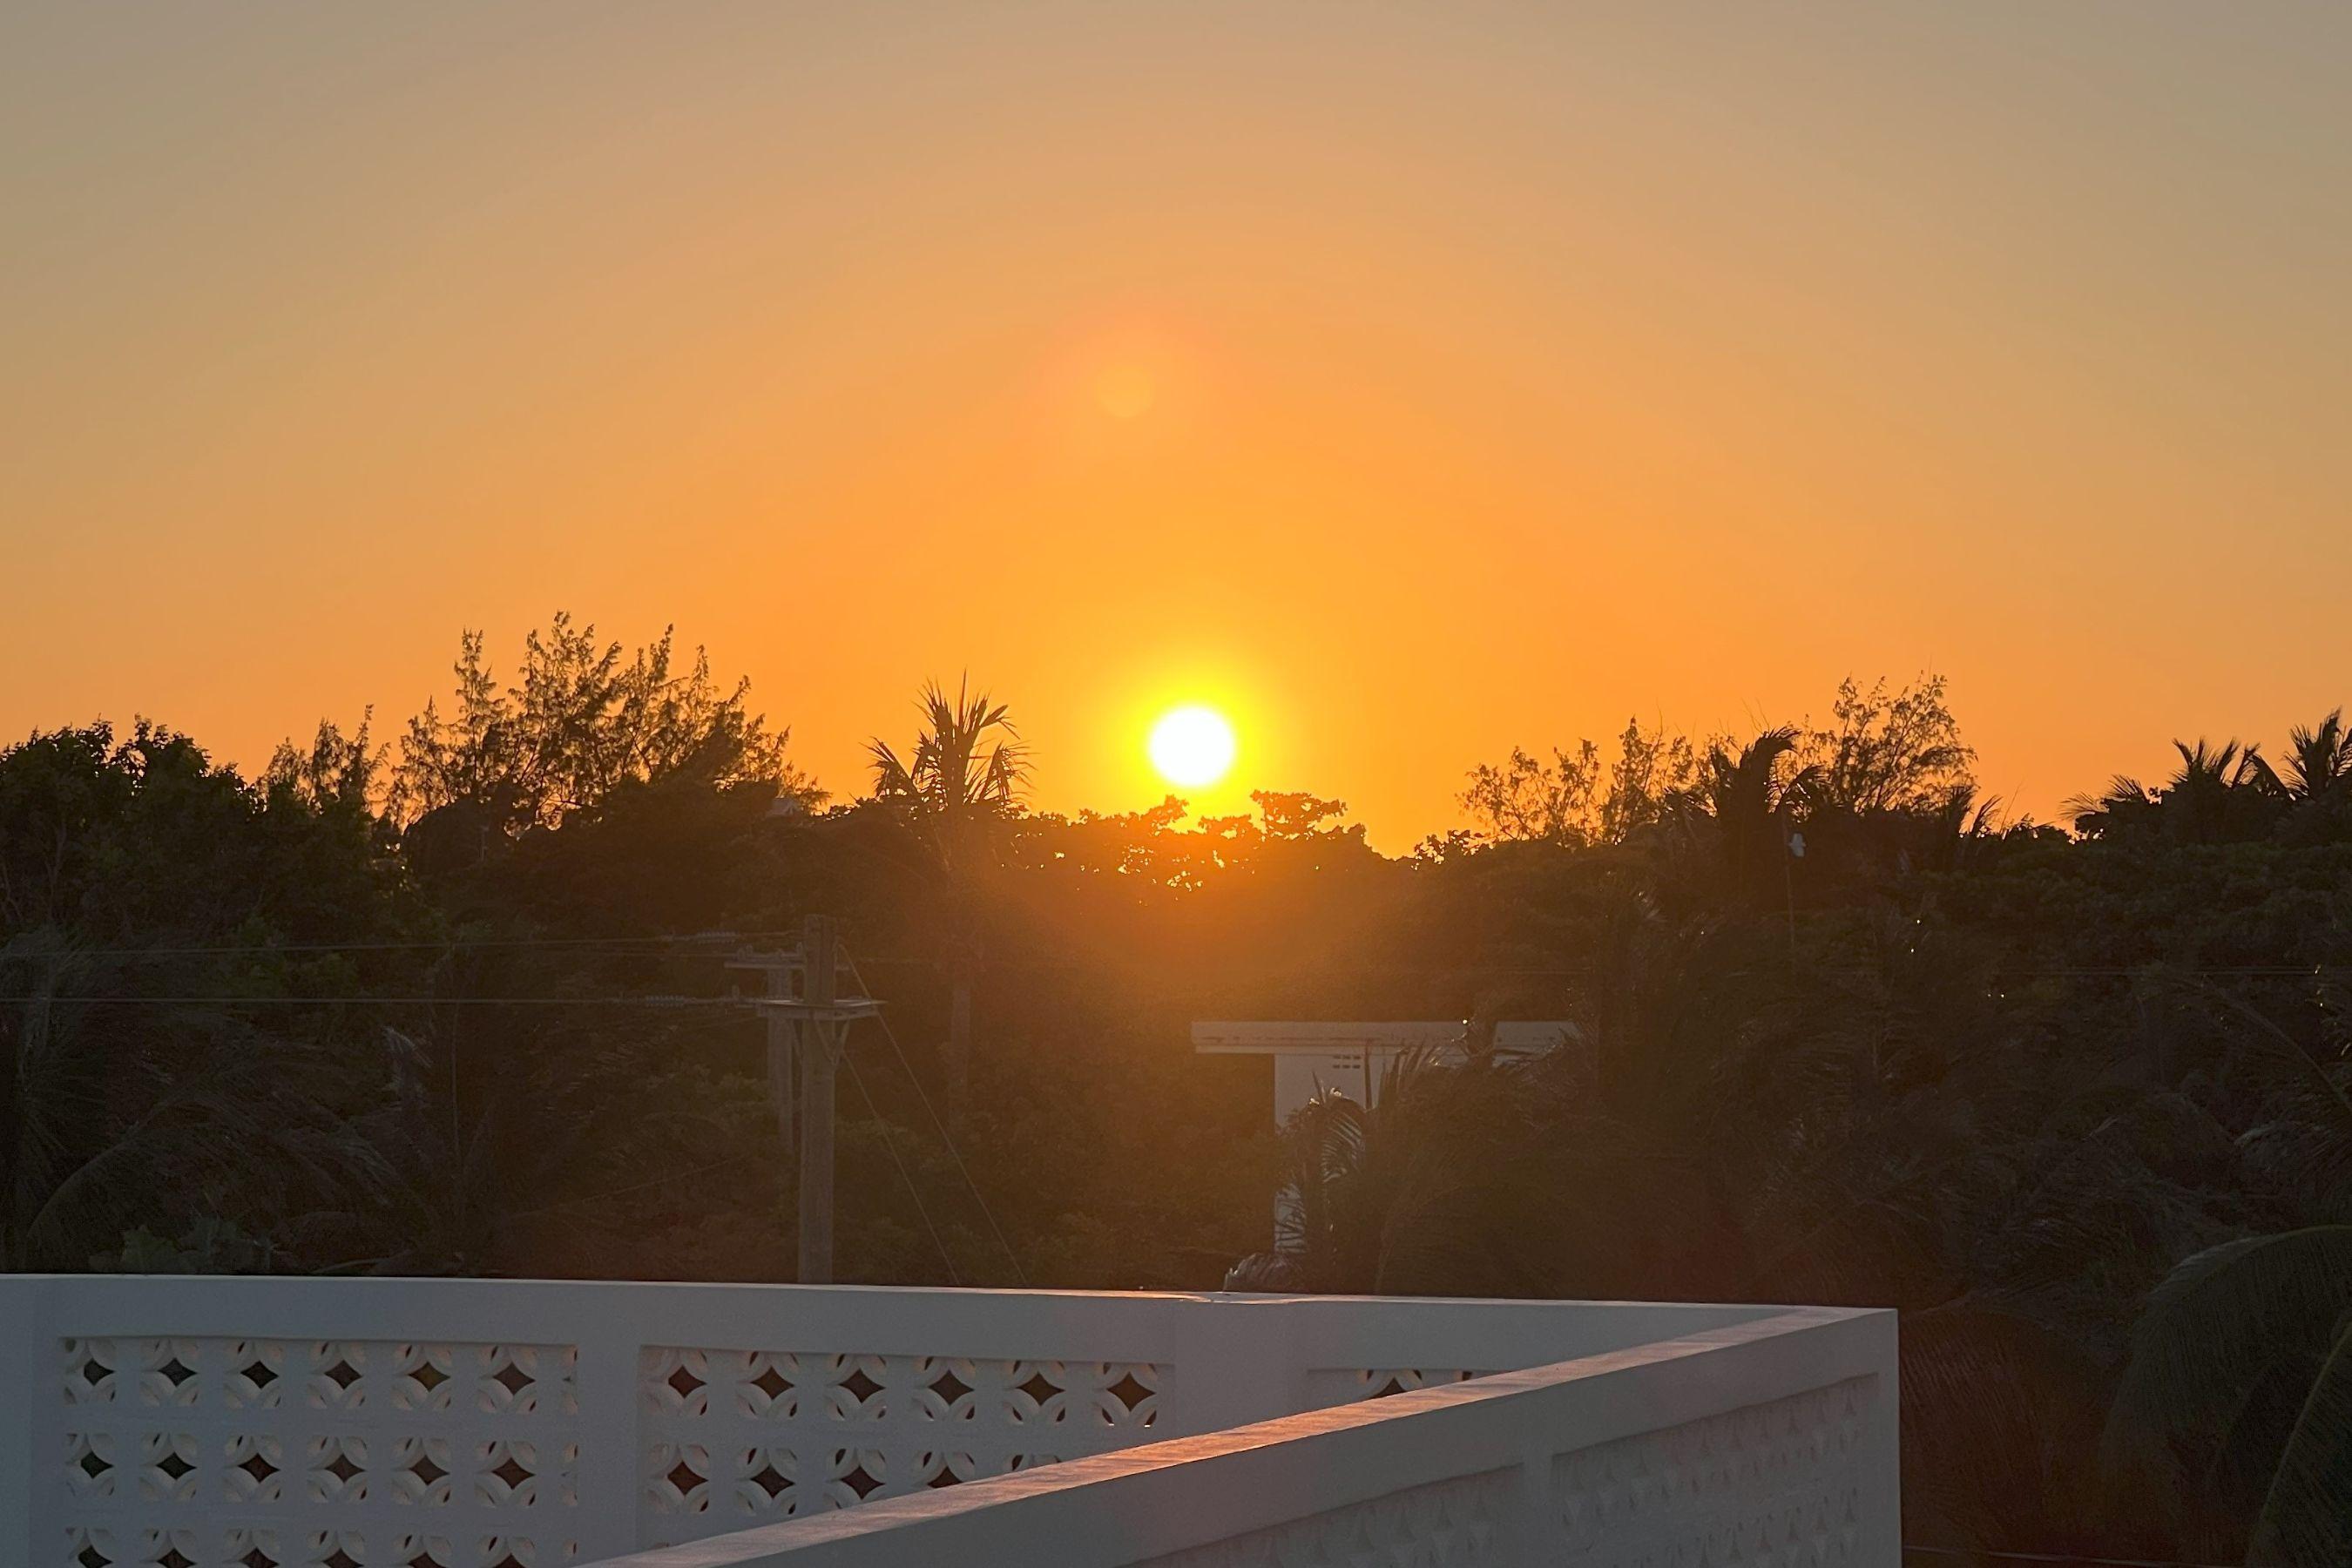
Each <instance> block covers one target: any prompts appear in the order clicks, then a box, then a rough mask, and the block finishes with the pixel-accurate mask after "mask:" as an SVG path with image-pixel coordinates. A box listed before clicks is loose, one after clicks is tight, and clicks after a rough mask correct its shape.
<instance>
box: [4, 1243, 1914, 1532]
mask: <svg viewBox="0 0 2352 1568" xmlns="http://www.w3.org/2000/svg"><path fill="white" fill-rule="evenodd" d="M942 1352H952V1353H942ZM1486 1369H1494V1370H1491V1371H1490V1370H1486ZM1895 1409H1896V1402H1895V1320H1894V1315H1893V1314H1892V1313H1886V1312H1862V1311H1853V1310H1843V1309H1829V1308H1787V1307H1740V1306H1677V1305H1643V1304H1640V1303H1629V1302H1578V1301H1460V1300H1370V1299H1357V1298H1343V1297H1282V1296H1250V1295H1223V1294H1215V1295H1197V1296H1188V1295H1176V1294H1151V1293H1146V1292H1134V1293H1118V1294H1112V1293H1104V1292H1091V1291H1055V1290H1028V1291H1010V1290H1002V1291H1000V1290H912V1289H908V1290H896V1289H866V1288H860V1287H846V1286H829V1287H805V1288H804V1287H796V1286H761V1285H665V1284H628V1283H619V1282H604V1281H593V1280H581V1281H557V1280H511V1279H508V1280H499V1279H273V1278H261V1277H253V1278H226V1277H212V1278H186V1279H173V1278H162V1277H130V1276H113V1277H110V1276H94V1275H75V1276H63V1275H51V1276H40V1275H12V1276H0V1568H17V1565H18V1564H24V1565H25V1568H117V1565H120V1568H298V1565H299V1568H557V1565H559V1564H564V1563H577V1564H582V1565H583V1568H584V1565H585V1564H589V1563H614V1562H616V1561H618V1560H620V1559H622V1557H623V1554H625V1553H629V1552H637V1551H640V1550H645V1549H650V1550H648V1551H647V1554H646V1557H645V1559H644V1560H643V1568H682V1565H684V1564H686V1563H693V1564H694V1565H695V1568H719V1565H720V1564H732V1565H735V1568H902V1565H904V1564H911V1563H955V1564H958V1565H959V1568H1033V1565H1034V1564H1037V1563H1052V1564H1054V1568H1134V1565H1136V1564H1143V1563H1151V1564H1165V1563H1182V1564H1185V1565H1187V1568H1192V1565H1195V1564H1218V1565H1227V1564H1232V1565H1240V1564H1264V1565H1265V1568H1302V1565H1310V1564H1332V1565H1334V1568H1337V1565H1339V1564H1347V1565H1349V1568H1356V1565H1359V1564H1364V1565H1378V1568H1403V1565H1408V1564H1438V1565H1446V1564H1471V1563H1475V1564H1479V1565H1480V1568H1486V1565H1489V1564H1510V1565H1513V1568H1517V1565H1519V1564H1526V1565H1527V1568H1537V1565H1538V1564H1541V1565H1543V1568H1558V1565H1562V1564H1574V1565H1576V1568H1689V1565H1690V1564H1693V1563H1697V1562H1699V1561H1700V1560H1701V1558H1702V1556H1703V1557H1704V1559H1705V1561H1706V1563H1708V1565H1709V1568H1765V1564H1767V1563H1769V1564H1770V1568H1842V1565H1843V1564H1845V1563H1852V1564H1853V1568H1899V1564H1898V1552H1897V1542H1898V1539H1899V1537H1898V1535H1897V1533H1896V1530H1897V1521H1898V1518H1899V1515H1898V1511H1897V1510H1898V1500H1897V1497H1896V1492H1897V1481H1896V1467H1895V1455H1896V1447H1895Z"/></svg>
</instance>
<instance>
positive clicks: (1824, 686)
mask: <svg viewBox="0 0 2352 1568" xmlns="http://www.w3.org/2000/svg"><path fill="white" fill-rule="evenodd" d="M2347 65H2352V7H2346V6H2343V5H2250V6H2221V5H2204V4H2186V3H2181V4H2169V3H2157V0H2132V3H2127V4H2126V3H2121V0H2116V3H2089V0H2086V3H2079V4H2069V5H2046V4H2000V3H1972V4H1968V5H1922V4H1910V3H1904V0H1876V3H1873V4H1868V5H1863V4H1853V5H1835V6H1830V5H1823V6H1812V7H1804V8H1797V7H1765V6H1748V7H1738V8H1732V7H1721V8H1707V9H1706V10H1705V11H1704V12H1702V10H1701V9H1700V8H1697V7H1692V8H1688V9H1685V8H1681V7H1673V6H1660V5H1608V6H1599V5H1595V6H1573V7H1551V6H1532V5H1485V4H1464V5H1444V6H1439V5H1424V6H1401V5H1283V6H1280V7H1268V6H1259V5H1185V6H1174V5H1166V6H1159V5H1076V4H1069V5H934V6H911V5H859V6H836V7H824V8H820V7H807V8H785V7H776V6H766V5H729V4H711V5H692V6H660V7H620V6H614V5H598V4H580V3H572V4H565V5H498V6H478V5H441V4H415V5H402V6H398V7H356V6H318V5H238V6H233V7H212V6H173V7H152V8H143V9H140V10H138V11H135V12H133V11H131V10H127V9H121V8H114V7H100V6H21V7H14V8H11V9H10V10H9V11H8V12H7V13H6V14H5V16H0V552H5V553H0V579H5V590H6V591H5V597H0V605H5V609H4V610H0V670H5V672H6V673H5V676H0V735H6V736H8V737H10V738H15V737H18V736H21V735H22V734H24V733H25V732H26V731H28V730H30V729H32V728H34V727H37V726H41V727H47V726H54V725H58V724H63V723H68V722H79V721H86V720H88V719H89V718H92V717H94V716H98V715H101V714H102V715H105V716H107V717H110V718H112V719H114V720H116V721H128V720H129V719H131V717H132V716H133V715H134V714H142V713H143V714H147V715H150V716H152V717H155V718H158V719H161V720H163V721H168V722H170V723H172V724H173V725H176V726H178V727H181V728H184V729H186V730H188V731H192V732H193V733H194V734H195V735H196V736H197V737H198V738H199V739H201V740H203V741H205V742H206V743H207V744H209V745H210V746H212V747H213V748H214V749H215V751H216V752H220V753H222V754H224V755H226V756H228V757H230V758H233V759H235V760H237V761H239V762H242V763H257V762H258V761H260V760H262V759H263V758H264V757H266V755H267V754H268V751H269V749H270V747H271V746H272V745H273V744H274V743H275V742H276V741H278V739H279V738H280V737H281V736H284V735H287V734H289V733H301V732H304V731H307V730H308V729H309V728H310V727H311V726H312V725H313V724H315V723H316V721H318V720H319V719H320V717H321V716H331V717H334V718H337V719H339V720H341V721H345V722H346V723H348V722H350V721H353V720H355V719H356V718H357V717H358V715H359V712H360V710H361V709H362V707H363V706H365V705H368V704H373V705H374V707H375V709H376V712H377V715H378V724H379V729H380V730H385V731H388V730H389V729H391V728H392V727H393V726H394V725H395V724H396V723H397V721H399V720H400V719H402V718H404V716H405V715H406V714H408V713H410V712H412V711H414V710H415V709H416V708H417V707H419V706H420V705H421V704H422V703H423V701H424V700H425V698H426V697H427V696H430V695H433V694H435V693H436V692H440V691H443V690H445V689H446V686H447V684H448V682H447V679H446V668H447V665H448V662H449V659H450V658H451V656H452V655H453V653H454V652H455V647H456V642H457V633H458V630H459V628H460V627H462V626H480V627H484V628H486V629H487V630H488V634H489V641H490V646H491V648H492V649H493V651H494V653H496V654H497V655H498V656H499V662H500V665H501V668H504V667H507V666H510V665H511V663H512V661H513V658H514V656H515V653H516V650H517V647H518V645H519V643H520V638H521V636H522V634H523V632H524V631H525V630H526V629H527V628H528V627H530V626H537V625H541V624H544V622H545V620H546V618H547V616H548V615H549V613H550V612H551V611H552V610H555V609H557V608H568V609H570V610H571V611H572V613H573V614H574V615H575V616H577V617H578V618H580V619H582V620H593V621H594V622H595V623H596V624H597V625H598V626H600V627H602V628H604V629H605V630H606V631H609V632H611V633H614V634H615V635H618V636H622V637H628V638H630V639H632V640H635V639H639V638H643V637H648V636H651V635H653V634H655V633H656V632H658V631H659V629H660V627H661V626H663V625H664V624H665V623H670V622H674V623H676V624H677V627H678V629H679V633H680V636H681V637H683V638H684V639H685V640H686V641H688V642H689V643H695V642H699V643H705V644H707V645H709V649H710V652H711V655H712V658H713V661H714V663H715V665H716V666H717V667H718V668H719V670H720V671H722V672H724V673H730V674H731V673H734V672H737V671H741V672H746V673H749V674H750V675H751V677H752V678H753V680H754V683H755V684H754V690H755V698H756V700H758V702H759V704H760V705H761V707H763V708H764V709H765V710H768V711H769V712H770V713H771V714H772V717H773V718H774V719H775V720H776V721H780V722H783V723H789V724H790V725H791V726H792V727H793V731H794V736H795V748H796V751H797V753H798V755H799V757H800V759H801V760H802V762H803V764H804V765H806V766H809V767H811V768H813V769H814V771H815V772H816V773H817V774H818V775H819V777H820V779H821V780H822V781H823V782H824V783H826V784H829V785H831V786H832V787H834V788H835V790H837V791H838V790H844V789H850V790H854V789H855V788H856V786H857V785H858V784H859V783H860V773H859V768H858V757H859V753H860V750H861V747H862V745H863V742H865V740H866V737H868V736H869V735H871V734H874V733H876V732H877V731H879V732H882V733H884V734H886V735H887V736H890V737H892V738H894V739H903V737H904V734H905V732H906V731H907V730H908V726H909V725H910V723H911V721H912V713H911V710H910V708H909V705H908V704H909V699H910V698H911V696H912V694H913V692H914V690H915V689H916V688H917V687H918V686H919V684H920V683H921V682H922V681H923V680H924V679H926V678H928V677H930V676H934V675H938V676H943V677H945V678H947V679H950V680H952V679H954V677H955V675H956V674H957V673H958V672H959V671H961V670H965V669H969V670H970V671H971V674H972V676H973V677H974V679H976V680H978V681H980V682H982V683H984V684H986V685H987V686H988V687H990V688H991V689H993V690H994V691H995V692H996V693H997V694H999V695H1000V696H1002V697H1004V698H1007V699H1009V700H1011V701H1012V702H1013V704H1014V707H1015V710H1016V711H1017V713H1018V714H1019V715H1020V716H1021V718H1022V719H1023V720H1024V728H1025V730H1026V731H1027V734H1028V737H1029V739H1030V740H1031V742H1033V743H1034V747H1035V749H1036V752H1037V763H1038V771H1037V794H1038V799H1039V801H1040V804H1042V805H1047V806H1051V807H1058V808H1067V807H1074V806H1076V805H1095V806H1099V807H1102V808H1106V809H1114V808H1125V807H1131V806H1135V805H1142V804H1147V803H1149V802H1150V801H1152V800H1155V799H1157V798H1158V797H1159V795H1160V793H1162V788H1161V786H1160V784H1158V782H1157V781H1156V780H1154V779H1153V778H1152V777H1151V776H1150V773H1149V772H1148V770H1147V769H1146V767H1145V764H1144V761H1143V737H1144V734H1145V732H1146V731H1147V729H1148V727H1149V725H1150V721H1151V720H1152V719H1153V718H1154V717H1156V716H1157V714H1158V713H1159V712H1160V711H1161V710H1164V709H1165V708H1167V707H1170V706H1172V705H1174V704H1176V703H1178V702H1180V701H1190V700H1199V701H1206V702H1209V703H1212V704H1214V705H1217V706H1220V707H1222V708H1223V709H1225V710H1227V711H1228V712H1230V713H1231V714H1232V715H1233V717H1234V721H1235V723H1236V727H1237V728H1238V729H1239V731H1240V733H1241V741H1242V756H1241V762H1240V764H1239V766H1238V767H1237V769H1236V771H1235V773H1234V775H1233V777H1232V780H1231V783H1230V784H1229V786H1228V787H1227V789H1226V790H1225V792H1224V793H1223V795H1221V796H1212V797H1206V798H1204V799H1203V800H1202V803H1201V804H1202V805H1206V806H1210V807H1218V808H1222V807H1223V806H1225V805H1230V804H1231V800H1232V797H1233V796H1234V795H1239V794H1240V793H1242V792H1244V791H1246V790H1247V789H1249V788H1252V787H1274V788H1301V789H1311V790H1315V791H1317V792H1318V793H1322V794H1326V795H1339V796H1341V797H1343V798H1345V799H1347V800H1348V801H1349V802H1350V803H1351V805H1353V806H1354V807H1355V808H1356V815H1357V816H1359V817H1360V819H1362V820H1364V821H1366V822H1368V823H1369V824H1370V827H1371V830H1372V834H1373V837H1374V840H1375V842H1378V843H1380V844H1381V845H1382V846H1384V847H1390V848H1401V847H1404V846H1405V845H1408V844H1410V843H1411V842H1412V839H1413V838H1415V837H1418V836H1419V835H1421V834H1423V833H1424V832H1427V831H1430V830H1432V829H1434V828H1438V827H1442V826H1447V825H1448V824H1450V823H1451V822H1452V821H1453V820H1454V807H1453V804H1452V796H1453V795H1454V792H1455V791H1456V790H1457V789H1458V787H1459V784H1460V780H1461V775H1462V773H1463V772H1464V770H1465V769H1466V768H1468V767H1469V766H1470V765H1471V764H1473V763H1476V762H1479V761H1483V760H1487V759H1491V758H1494V757H1496V756H1498V755H1499V754H1501V753H1502V752H1505V751H1506V750H1507V749H1508V748H1509V747H1510V746H1511V745H1513V744H1515V743H1517V744H1524V745H1527V746H1529V747H1531V748H1536V747H1542V746H1546V745H1549V744H1553V743H1562V744H1564V743H1567V742H1570V740H1572V738H1573V737H1575V736H1577V735H1580V734H1591V735H1595V736H1607V735H1610V734H1613V733H1614V732H1615V731H1617V730H1618V729H1620V728H1622V725H1623V723H1624V721H1625V719H1626V717H1627V715H1629V714H1639V715H1641V716H1642V717H1643V718H1644V719H1645V720H1650V719H1660V718H1662V719H1663V720H1664V721H1665V722H1667V723H1668V724H1669V725H1671V726H1673V727H1675V728H1679V729H1685V730H1689V731H1695V732H1705V731H1714V730H1719V729H1724V730H1738V729H1747V728H1750V727H1752V726H1753V725H1755V724H1756V723H1758V722H1759V721H1765V720H1774V719H1782V718H1794V717H1797V716H1800V715H1802V714H1804V713H1806V712H1809V711H1810V712H1812V713H1815V714H1819V713H1821V712H1822V711H1823V710H1825V709H1826V707H1827V703H1828V700H1829V695H1830V693H1831V691H1832V689H1833V687H1834V685H1835V683H1836V681H1837V679H1839V677H1840V676H1842V675H1843V674H1846V673H1847V672H1849V671H1852V672H1855V673H1857V674H1860V675H1863V676H1865V677H1867V676H1870V675H1873V674H1876V673H1880V672H1884V673H1885V674H1888V675H1890V676H1893V677H1895V678H1897V679H1902V678H1905V677H1907V676H1910V675H1912V674H1914V673H1916V671H1919V670H1921V669H1925V668H1933V669H1936V670H1939V671H1941V672H1943V673H1944V674H1945V675H1946V676H1948V678H1949V679H1950V680H1951V683H1952V695H1953V698H1954V701H1955V705H1956V707H1957V708H1958V711H1959V714H1960V716H1961V719H1962V721H1963V722H1964V724H1965V725H1966V727H1967V730H1968V732H1969V736H1970V738H1971V739H1972V740H1973V741H1974V742H1976V744H1977V745H1978V746H1979V749H1980V751H1981V752H1982V764H1981V772H1982V774H1983V779H1984V784H1985V785H1986V786H1987V787H1988V788H1989V789H1990V790H1992V791H1995V792H1998V793H2000V794H2002V795H2006V796H2008V797H2009V798H2011V800H2012V801H2014V802H2015V803H2017V804H2019V805H2023V806H2026V807H2028V808H2031V809H2033V810H2036V811H2039V812H2042V813H2048V812H2050V811H2051V810H2053V808H2054V806H2055V805H2056V803H2057V802H2058V801H2059V800H2060V799H2061V798H2062V797H2063V796H2065V795H2069V794H2072V793H2074V792H2075V791H2078V790H2081V789H2084V788H2086V787H2092V786H2095V785H2097V784H2100V783H2101V782H2103V781H2104V780H2105V777H2106V776H2107V775H2108V774H2109V773H2113V772H2115V771H2117V770H2124V771H2130V772H2137V773H2149V774H2155V773H2161V771H2162V769H2163V763H2164V759H2165V757H2166V755H2167V754H2168V747H2167V740H2168V737H2170V736H2173V735H2184V736H2187V735H2196V734H2199V733H2209V734H2212V735H2214V736H2216V737H2219V736H2221V735H2224V734H2238V735H2243V736H2245V737H2247V738H2249V739H2262V740H2264V741H2266V742H2270V743H2271V744H2272V745H2273V747H2275V746H2276V744H2277V743H2278V742H2279V740H2280V739H2282V738H2283V732H2284V729H2285V726H2286V725H2287V724H2288V723H2289V722H2290V721H2297V720H2309V719H2312V718H2315V717H2316V716H2317V715H2318V714H2319V713H2320V712H2322V711H2324V710H2326V709H2327V708H2328V707H2330V706H2333V705H2334V704H2336V702H2339V701H2344V700H2352V690H2347V687H2352V679H2347V677H2352V616H2347V614H2346V601H2345V592H2346V584H2347V568H2352V527H2348V526H2347V496H2352V485H2347V479H2352V440H2347V431H2346V429H2345V426H2346V423H2347V421H2346V417H2345V415H2346V411H2347V407H2352V401H2347V376H2352V369H2348V368H2347V367H2352V290H2347V278H2352V94H2347V93H2346V92H2344V91H2343V90H2342V83H2343V81H2344V79H2345V76H2346V68H2347Z"/></svg>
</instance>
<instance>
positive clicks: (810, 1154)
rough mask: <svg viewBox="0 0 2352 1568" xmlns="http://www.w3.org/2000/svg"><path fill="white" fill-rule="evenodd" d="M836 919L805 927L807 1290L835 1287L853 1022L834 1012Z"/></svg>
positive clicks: (803, 1273)
mask: <svg viewBox="0 0 2352 1568" xmlns="http://www.w3.org/2000/svg"><path fill="white" fill-rule="evenodd" d="M834 942H835V938H834V931H833V917H832V916H830V915H811V916H809V918H808V920H807V921H806V922H805V923H803V925H802V927H801V973H802V976H803V990H802V994H801V999H802V1001H803V1003H805V1004H806V1005H807V1008H808V1019H807V1022H806V1023H805V1024H804V1025H803V1036H804V1038H803V1041H802V1047H803V1048H802V1050H801V1054H800V1055H801V1106H802V1115H803V1117H805V1118H806V1121H805V1123H804V1125H803V1127H802V1129H801V1266H800V1272H799V1273H798V1275H797V1276H795V1278H797V1279H799V1280H800V1282H801V1283H802V1284H803V1285H829V1284H831V1283H832V1282H833V1078H834V1073H835V1070H836V1069H837V1068H839V1066H840V1057H839V1054H838V1053H839V1051H840V1048H841V1042H842V1041H843V1040H844V1039H845V1038H846V1037H847V1036H848V1033H849V1021H848V1020H847V1019H846V1018H836V1017H835V1016H833V1012H834V989H835V985H834V982H835V973H834V968H835V965H834V958H835V946H834Z"/></svg>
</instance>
